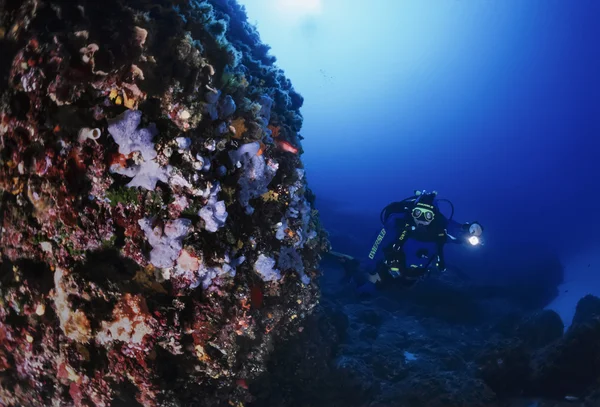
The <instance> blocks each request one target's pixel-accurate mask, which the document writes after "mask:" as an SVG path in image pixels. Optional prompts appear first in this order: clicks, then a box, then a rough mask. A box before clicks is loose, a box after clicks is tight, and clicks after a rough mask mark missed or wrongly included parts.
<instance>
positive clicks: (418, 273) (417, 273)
mask: <svg viewBox="0 0 600 407" xmlns="http://www.w3.org/2000/svg"><path fill="white" fill-rule="evenodd" d="M440 202H446V203H448V204H449V205H450V207H451V210H452V211H451V214H450V216H449V217H448V218H447V217H445V216H444V215H443V214H442V213H441V211H440V209H439V203H440ZM453 216H454V205H452V203H451V202H450V201H448V200H447V199H437V192H435V191H434V192H427V191H424V190H423V191H415V195H414V196H411V197H409V198H406V199H404V200H402V201H400V202H393V203H391V204H389V205H388V206H386V207H385V208H383V210H382V211H381V215H380V219H381V222H382V224H383V228H382V229H381V231H380V232H379V234H378V235H377V238H376V239H375V241H374V243H373V245H372V247H371V250H370V252H369V254H368V256H367V259H365V260H363V261H356V260H354V259H353V258H351V257H350V256H347V255H343V254H340V253H335V252H333V253H332V254H333V255H334V256H336V257H338V258H339V259H340V260H341V261H342V263H344V265H345V268H346V272H347V273H350V274H352V275H353V276H352V277H353V278H354V280H355V283H356V284H357V288H358V291H359V292H363V293H364V292H366V293H372V292H373V291H374V290H375V288H376V287H378V288H379V287H382V288H383V287H389V286H393V285H396V284H399V285H401V286H405V287H410V286H413V285H414V284H415V283H416V282H418V281H420V280H422V279H424V278H425V277H427V276H428V275H429V274H431V273H432V272H444V271H445V270H446V263H445V260H444V245H445V244H446V243H455V244H465V243H468V244H470V245H472V246H478V245H480V244H482V240H481V239H482V233H483V228H482V227H481V225H480V224H479V223H478V222H472V223H462V224H461V223H458V222H456V221H454V220H453V219H452V218H453Z"/></svg>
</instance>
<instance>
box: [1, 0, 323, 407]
mask: <svg viewBox="0 0 600 407" xmlns="http://www.w3.org/2000/svg"><path fill="white" fill-rule="evenodd" d="M267 51H268V47H267V46H266V45H264V44H262V43H261V42H260V40H259V37H258V34H257V32H256V30H255V29H254V28H253V27H252V26H250V25H249V24H248V23H247V20H246V15H245V12H244V10H243V8H242V7H240V6H239V5H237V3H236V2H235V1H233V0H212V1H203V0H191V1H188V0H185V1H183V0H161V1H155V0H153V1H150V0H130V1H121V0H104V1H102V2H95V1H85V0H81V1H71V0H25V1H21V0H0V55H1V56H2V58H1V59H0V146H1V150H0V192H1V193H2V200H1V209H0V221H1V224H2V229H1V234H0V250H1V254H2V263H1V265H0V405H3V406H24V405H27V406H48V405H61V406H91V405H96V406H118V405H136V404H137V405H144V406H183V405H187V406H191V405H194V406H217V405H219V406H220V405H233V406H241V405H244V403H245V402H247V401H249V400H251V396H250V394H249V392H248V385H247V382H248V381H250V380H252V379H254V378H256V377H257V376H259V375H260V374H261V373H262V372H263V371H264V370H265V362H266V360H267V359H268V356H269V355H270V354H271V353H272V350H273V348H274V346H275V345H276V344H277V341H278V339H281V338H286V337H289V336H291V335H294V334H295V333H296V332H297V331H298V330H299V329H300V321H302V320H303V319H304V318H305V317H306V316H307V315H309V314H310V313H311V312H312V310H313V308H314V306H315V304H316V303H317V301H318V293H319V289H318V286H317V282H316V277H317V275H318V270H317V267H318V262H319V260H320V253H321V252H322V251H323V250H326V249H327V248H328V241H327V238H326V236H325V233H324V232H323V230H322V228H321V226H320V223H319V219H318V215H317V213H316V211H315V210H314V209H313V206H312V204H313V202H312V199H313V198H312V194H311V193H310V190H309V189H308V187H307V181H306V178H305V175H304V170H303V168H302V161H301V159H300V156H301V154H302V147H301V144H300V141H301V139H302V137H301V136H300V134H299V131H300V128H301V125H302V116H301V114H300V112H299V109H300V107H301V106H302V103H303V99H302V97H301V96H300V95H299V94H298V93H296V91H295V90H294V88H293V87H292V85H291V83H290V81H289V80H288V79H287V78H286V77H285V75H284V73H283V72H282V71H281V70H279V69H277V68H276V67H275V65H274V62H275V59H274V58H273V57H271V56H269V55H268V54H267Z"/></svg>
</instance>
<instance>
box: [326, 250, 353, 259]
mask: <svg viewBox="0 0 600 407" xmlns="http://www.w3.org/2000/svg"><path fill="white" fill-rule="evenodd" d="M327 254H329V255H331V256H333V257H337V258H338V259H340V260H354V257H352V256H350V255H348V254H344V253H340V252H335V251H333V250H331V251H329V252H327Z"/></svg>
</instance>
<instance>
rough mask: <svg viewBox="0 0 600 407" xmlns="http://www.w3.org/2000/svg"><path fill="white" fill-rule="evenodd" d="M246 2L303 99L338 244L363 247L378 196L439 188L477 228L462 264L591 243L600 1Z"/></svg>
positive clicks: (307, 158) (598, 223)
mask: <svg viewBox="0 0 600 407" xmlns="http://www.w3.org/2000/svg"><path fill="white" fill-rule="evenodd" d="M241 3H242V4H244V5H245V6H246V9H247V12H248V16H249V20H250V21H251V22H252V23H255V24H256V25H257V26H258V30H259V32H260V34H261V38H262V40H263V41H264V42H266V43H267V44H269V45H270V46H271V49H272V50H271V53H272V54H273V55H275V56H276V57H277V60H278V62H277V65H278V66H280V67H281V68H283V69H284V70H285V72H286V75H287V76H288V77H289V78H290V79H291V80H292V83H293V84H294V86H295V88H296V89H297V90H298V91H299V92H300V93H301V94H302V95H303V96H304V98H305V104H304V107H303V109H302V114H303V116H304V126H303V133H302V134H303V136H304V137H305V140H304V142H303V146H304V149H305V154H304V162H305V165H306V169H307V174H308V177H309V183H310V185H311V187H312V189H313V190H314V192H315V193H316V195H317V207H318V209H319V210H320V211H321V215H322V221H323V223H324V224H325V226H326V227H327V228H328V229H329V230H330V233H331V241H332V244H333V248H334V249H335V250H340V251H345V252H351V254H353V255H359V254H362V253H360V251H361V250H363V248H365V247H367V246H368V245H369V240H370V239H371V237H372V235H373V233H376V232H377V228H378V227H379V223H378V216H379V212H380V210H381V208H382V207H383V206H385V205H386V204H387V203H389V202H391V201H394V200H400V199H402V198H404V197H406V196H409V195H410V194H412V192H413V190H415V189H427V190H433V189H435V190H437V191H439V193H440V195H441V196H443V197H446V198H448V199H450V200H452V201H453V203H454V205H455V207H456V215H455V218H456V219H457V220H461V221H473V220H479V221H480V222H481V223H482V224H483V225H484V226H485V235H486V240H487V245H486V246H485V247H484V248H481V250H482V251H485V252H484V253H483V254H482V253H481V252H479V253H472V254H469V253H465V252H464V251H463V252H461V253H460V259H461V260H463V262H464V263H465V264H466V265H469V264H479V265H481V262H482V261H484V260H482V256H484V258H487V257H485V256H491V257H489V258H493V259H500V258H502V259H503V261H505V262H520V261H524V258H525V257H527V256H526V254H523V248H524V247H526V248H527V247H536V248H541V249H540V250H541V251H544V250H545V251H552V252H555V253H558V254H559V255H560V256H562V258H563V259H566V260H565V261H567V262H568V259H569V258H570V257H571V256H574V255H576V253H578V251H580V250H581V249H582V247H588V246H590V245H592V247H597V248H598V250H597V251H598V252H599V253H600V237H599V232H598V231H599V230H600V210H599V209H600V192H599V191H598V186H600V182H599V181H600V167H599V165H598V160H599V156H600V25H599V24H598V21H600V2H598V1H594V0H577V1H558V0H544V1H542V0H531V1H522V0H502V1H500V0H482V1H457V0H452V1H449V0H435V1H433V0H430V1H418V2H417V1H404V0H371V1H369V2H368V3H364V5H361V6H359V7H357V6H350V5H349V4H358V2H348V1H347V0H310V1H309V0H306V1H299V0H296V1H295V0H242V1H241ZM367 4H368V5H367ZM532 245H533V246H532ZM593 245H595V246H593ZM515 250H517V251H519V252H518V253H513V252H514V251H515ZM532 250H533V249H532ZM535 250H536V252H537V249H535ZM525 252H527V250H525ZM469 256H472V257H473V259H472V262H471V263H470V262H469ZM465 258H466V259H465ZM477 258H479V260H478V261H479V263H477ZM484 262H485V261H484ZM596 270H597V271H596V274H600V264H598V265H597V268H596ZM593 281H594V284H597V285H598V287H600V282H597V281H595V280H593Z"/></svg>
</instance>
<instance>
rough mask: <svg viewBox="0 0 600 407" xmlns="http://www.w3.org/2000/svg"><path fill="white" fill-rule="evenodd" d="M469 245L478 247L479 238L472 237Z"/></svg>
mask: <svg viewBox="0 0 600 407" xmlns="http://www.w3.org/2000/svg"><path fill="white" fill-rule="evenodd" d="M469 243H471V246H477V245H478V244H479V238H478V237H477V236H471V237H470V238H469Z"/></svg>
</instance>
